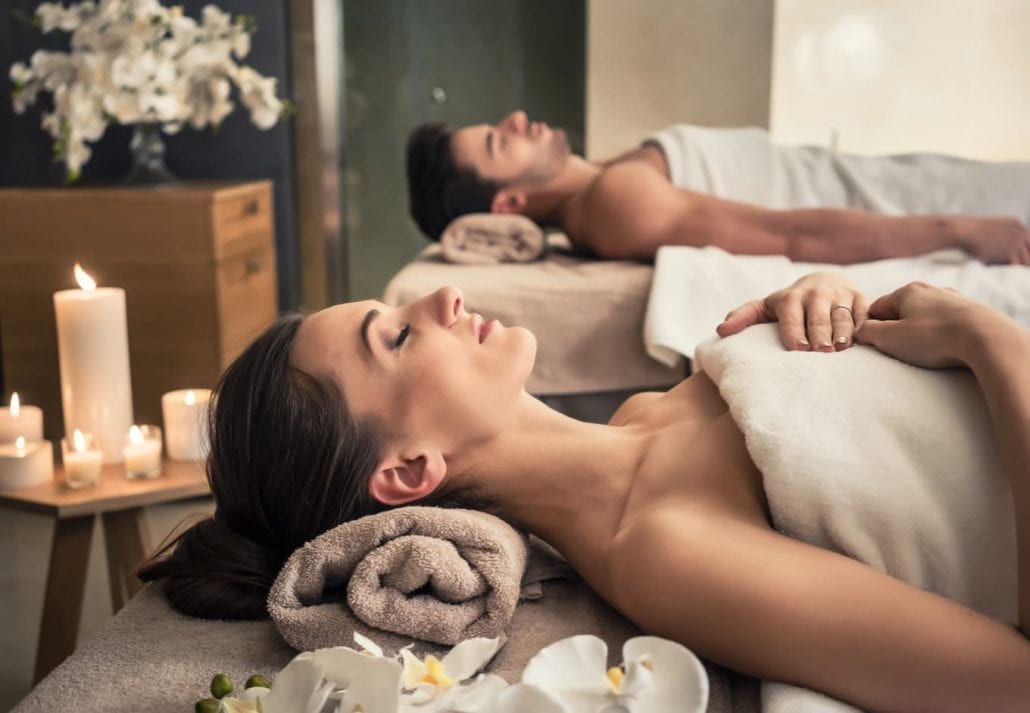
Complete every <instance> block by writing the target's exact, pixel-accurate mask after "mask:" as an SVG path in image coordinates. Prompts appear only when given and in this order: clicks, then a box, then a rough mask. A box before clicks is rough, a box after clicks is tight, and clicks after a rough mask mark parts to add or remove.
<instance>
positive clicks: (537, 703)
mask: <svg viewBox="0 0 1030 713" xmlns="http://www.w3.org/2000/svg"><path fill="white" fill-rule="evenodd" d="M490 713H569V709H568V708H566V707H565V704H564V703H562V702H561V699H560V698H557V697H556V696H553V695H551V694H550V693H548V692H547V691H545V690H544V689H542V688H540V687H539V686H534V685H532V684H530V683H516V684H515V685H514V686H509V687H508V688H506V689H504V690H503V691H501V692H500V693H499V694H498V695H497V698H495V699H494V701H493V703H492V705H491V706H490Z"/></svg>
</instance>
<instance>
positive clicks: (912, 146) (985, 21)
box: [770, 0, 1030, 160]
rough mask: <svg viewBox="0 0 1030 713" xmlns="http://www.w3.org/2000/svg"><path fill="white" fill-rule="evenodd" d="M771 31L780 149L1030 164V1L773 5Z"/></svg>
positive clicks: (824, 0)
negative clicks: (806, 146)
mask: <svg viewBox="0 0 1030 713" xmlns="http://www.w3.org/2000/svg"><path fill="white" fill-rule="evenodd" d="M775 27H776V31H775V46H774V47H775V50H774V55H773V56H774V60H773V82H772V85H773V91H772V111H771V120H770V124H771V127H770V128H771V131H772V134H773V137H774V139H776V140H777V141H780V142H783V143H795V144H803V143H810V144H821V145H830V144H831V137H832V136H833V134H834V132H836V136H837V144H836V145H837V149H838V150H840V151H847V152H853V153H866V154H877V153H892V152H908V151H938V152H946V153H953V154H958V155H963V156H968V157H971V158H980V159H995V160H1002V159H1030V2H1028V1H1027V0H905V2H897V1H895V0H819V1H818V2H813V1H812V0H777V2H776V21H775Z"/></svg>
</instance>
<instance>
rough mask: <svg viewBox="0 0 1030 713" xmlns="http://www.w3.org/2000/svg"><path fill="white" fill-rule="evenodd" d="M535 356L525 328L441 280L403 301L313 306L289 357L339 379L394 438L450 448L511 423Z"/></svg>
mask: <svg viewBox="0 0 1030 713" xmlns="http://www.w3.org/2000/svg"><path fill="white" fill-rule="evenodd" d="M535 354H536V340H535V338H534V337H533V335H532V333H530V332H529V331H528V330H526V329H521V328H513V327H504V326H503V325H501V324H500V323H499V322H497V321H496V320H487V321H485V320H484V318H483V317H481V316H480V315H478V314H469V313H467V312H466V311H465V309H464V306H463V298H462V294H461V291H460V290H458V289H457V288H454V287H445V288H443V289H440V290H437V291H436V292H434V293H432V294H430V295H427V296H426V297H423V298H422V299H420V300H418V301H417V302H413V303H412V304H410V305H407V306H405V307H388V306H386V305H384V304H382V303H380V302H375V301H371V300H369V301H365V302H352V303H348V304H341V305H337V306H335V307H329V308H327V309H324V310H322V311H320V312H317V313H315V314H313V315H311V316H310V317H308V318H307V319H306V320H305V321H304V323H303V324H302V325H301V328H300V331H299V332H298V334H297V338H296V341H295V342H294V345H293V349H292V352H291V355H290V359H291V362H292V363H293V365H294V366H295V367H297V368H299V369H300V370H301V371H304V372H306V373H308V374H310V375H311V376H314V377H315V378H317V379H319V380H321V381H323V383H325V382H331V383H335V384H336V385H337V386H338V387H339V388H340V389H342V391H343V393H344V396H345V397H346V399H347V405H348V408H349V409H350V411H351V413H353V414H354V415H355V416H356V417H358V418H359V419H360V418H365V417H369V416H371V417H373V418H374V419H376V421H377V422H378V423H379V425H380V426H381V427H382V428H383V429H384V430H385V432H386V434H387V438H388V439H390V438H392V439H395V443H399V444H405V443H411V442H414V441H425V440H432V442H433V445H434V446H435V447H438V448H441V449H443V450H445V452H446V451H447V450H451V449H459V448H463V447H467V446H470V445H474V444H475V443H477V442H482V441H483V440H485V439H489V438H490V437H492V436H493V435H495V434H496V433H498V432H499V431H500V430H502V429H503V428H504V427H505V425H506V424H507V418H508V417H510V415H511V414H512V406H513V405H514V403H515V401H516V399H517V398H518V397H519V395H520V394H521V393H522V389H523V386H524V384H525V382H526V379H527V378H528V376H529V373H530V371H531V370H532V368H533V359H534V357H535Z"/></svg>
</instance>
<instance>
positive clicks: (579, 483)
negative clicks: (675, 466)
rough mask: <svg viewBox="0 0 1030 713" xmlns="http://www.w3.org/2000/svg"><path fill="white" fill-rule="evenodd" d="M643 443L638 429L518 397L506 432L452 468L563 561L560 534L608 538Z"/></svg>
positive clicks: (644, 437) (565, 547)
mask: <svg viewBox="0 0 1030 713" xmlns="http://www.w3.org/2000/svg"><path fill="white" fill-rule="evenodd" d="M648 440H649V434H648V433H646V432H644V431H641V430H638V429H631V428H624V427H616V426H606V425H600V424H594V423H585V422H582V421H577V420H576V419H573V418H569V417H567V416H564V415H562V414H560V413H558V412H557V411H555V410H553V409H551V408H550V407H548V406H547V405H545V404H544V403H542V402H540V401H538V400H537V399H535V398H534V397H532V396H529V395H528V394H525V393H524V394H523V398H522V399H521V400H520V402H519V405H518V408H517V409H516V410H515V415H514V417H513V420H512V423H511V425H510V428H508V429H505V431H504V432H503V433H502V434H499V435H498V436H497V437H496V438H494V439H493V440H491V441H490V442H489V443H486V444H484V445H483V446H482V447H481V448H478V449H476V450H475V452H474V453H472V454H470V457H469V458H467V459H463V461H464V463H463V464H459V463H453V464H452V465H453V466H454V467H457V468H461V470H462V471H463V472H462V475H461V476H460V477H461V478H462V480H463V481H464V482H465V483H466V484H471V485H474V486H477V487H478V488H480V489H481V491H482V493H483V494H484V495H485V496H486V497H487V498H489V499H491V500H492V501H494V502H496V503H497V504H498V505H499V507H500V509H501V515H503V516H504V517H505V519H507V520H509V521H510V522H512V523H513V524H514V525H516V526H517V527H520V528H522V529H525V530H528V531H530V532H532V533H534V534H536V535H538V536H539V537H541V538H543V539H544V540H547V541H548V542H549V543H550V544H552V545H554V546H555V547H557V548H558V549H559V550H561V551H562V552H563V554H565V555H566V556H570V553H569V552H568V551H567V550H568V549H569V548H570V547H572V546H574V543H572V542H567V540H569V534H568V533H579V534H581V535H582V536H584V537H591V536H594V535H599V536H609V537H610V536H612V535H614V533H615V530H616V529H617V526H618V524H619V520H620V518H621V515H622V512H623V509H624V506H625V504H626V499H627V497H628V495H629V490H630V485H631V483H632V480H633V476H634V474H635V473H636V472H637V470H638V469H639V466H640V462H641V460H642V459H643V456H644V454H645V452H646V446H647V442H648ZM469 464H471V465H469Z"/></svg>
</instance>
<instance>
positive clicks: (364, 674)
mask: <svg viewBox="0 0 1030 713" xmlns="http://www.w3.org/2000/svg"><path fill="white" fill-rule="evenodd" d="M311 655H312V657H313V659H314V660H315V661H317V662H318V663H319V665H321V667H322V671H323V672H324V675H325V677H326V679H327V680H328V681H329V683H331V684H332V685H333V687H334V688H336V689H343V690H342V692H341V693H340V695H339V701H340V702H339V707H338V709H337V710H338V711H340V713H353V712H354V711H362V712H363V713H397V710H398V705H399V700H398V699H399V693H400V681H401V672H402V669H401V665H400V663H399V662H398V661H397V660H395V659H390V658H385V657H383V656H375V655H369V654H367V653H362V652H359V651H355V650H354V649H350V648H347V647H346V646H337V647H334V648H331V649H319V650H318V651H313V652H311ZM266 713H270V712H266Z"/></svg>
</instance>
